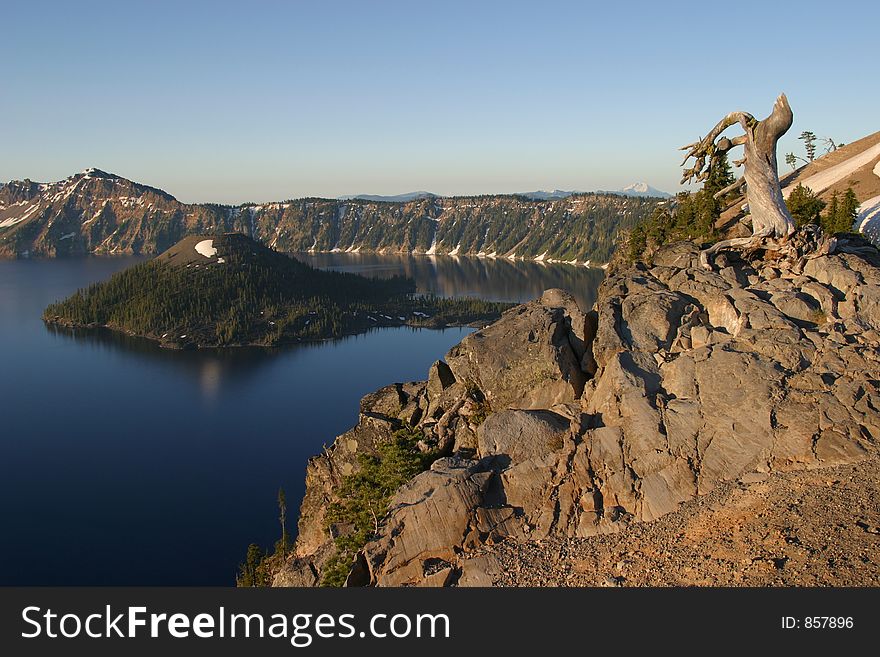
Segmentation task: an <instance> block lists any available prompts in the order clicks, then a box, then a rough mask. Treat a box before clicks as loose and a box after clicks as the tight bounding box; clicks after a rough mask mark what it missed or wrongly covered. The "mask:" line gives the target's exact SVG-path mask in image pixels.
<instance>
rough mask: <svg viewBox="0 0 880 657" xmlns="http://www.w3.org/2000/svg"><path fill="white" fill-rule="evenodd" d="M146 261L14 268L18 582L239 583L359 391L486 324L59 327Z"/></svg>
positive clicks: (4, 329) (474, 278)
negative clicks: (73, 303)
mask: <svg viewBox="0 0 880 657" xmlns="http://www.w3.org/2000/svg"><path fill="white" fill-rule="evenodd" d="M303 259H305V260H307V261H310V262H313V263H314V264H317V265H319V266H322V267H332V268H338V269H345V270H347V271H360V272H362V273H365V274H369V275H376V276H388V275H392V274H395V273H406V274H408V275H410V276H412V277H413V278H415V280H416V282H417V285H418V286H419V288H420V289H421V290H423V291H432V292H435V293H437V294H442V295H447V296H451V295H476V296H480V297H484V298H489V299H497V300H508V301H523V300H526V299H530V298H533V297H536V296H538V295H539V294H540V293H541V292H542V291H543V290H544V289H545V288H548V287H564V288H567V289H569V290H571V291H572V292H573V293H575V294H576V295H577V296H578V298H579V299H580V300H581V302H582V303H584V305H587V306H588V305H590V304H592V301H593V297H594V295H595V288H596V286H597V285H598V283H599V281H600V280H601V272H600V271H596V270H588V269H583V268H574V267H566V266H561V265H560V266H547V267H542V266H541V265H539V264H536V263H521V262H516V263H510V262H507V261H491V260H478V259H475V258H459V259H453V258H436V259H430V258H426V257H406V256H388V257H385V256H365V255H364V256H360V255H358V254H324V255H314V256H309V257H303ZM140 260H141V259H140V258H131V257H129V258H112V259H111V258H78V259H66V260H62V259H57V260H28V261H0V338H2V339H0V405H2V406H0V408H2V417H3V429H2V430H0V466H2V476H0V522H2V523H3V532H4V540H2V541H0V562H2V563H3V564H6V565H7V566H6V567H4V568H0V585H3V584H179V585H187V584H189V585H198V584H218V585H228V584H231V583H232V582H233V581H234V574H235V570H236V567H237V564H238V562H239V561H240V560H241V558H242V557H243V555H244V552H245V549H246V547H247V545H248V543H250V542H252V541H255V542H258V543H260V544H262V545H264V546H269V545H271V544H272V543H273V542H274V540H275V539H276V538H277V518H276V508H275V499H276V495H277V492H278V488H279V486H283V487H284V488H285V490H286V491H287V498H288V504H289V506H290V508H291V509H296V508H298V506H299V500H300V499H301V496H302V493H303V488H304V476H303V475H304V472H305V465H306V462H307V460H308V458H309V456H311V455H313V454H315V453H316V452H318V451H319V450H320V449H321V445H323V444H324V443H329V442H330V441H332V440H333V438H334V437H335V436H337V435H339V434H340V433H342V432H343V431H345V430H346V429H348V428H349V427H351V426H352V425H353V424H354V423H355V422H356V421H357V414H358V400H359V399H360V398H361V397H362V396H363V395H364V394H366V393H368V392H371V391H373V390H376V389H377V388H380V387H382V386H384V385H387V384H389V383H391V382H394V381H410V380H418V379H423V378H424V377H425V375H426V373H427V370H428V368H429V366H430V364H431V363H432V362H433V361H434V360H436V359H437V358H441V357H442V356H443V355H444V354H445V353H446V351H447V350H448V349H449V348H450V347H451V346H452V345H454V344H456V343H457V342H459V341H460V340H461V339H462V338H463V337H464V336H465V335H467V333H468V332H469V331H470V329H466V328H461V329H459V328H456V329H449V330H446V331H431V330H424V329H421V330H420V329H412V328H408V327H398V328H389V329H380V330H375V331H373V332H371V333H367V334H361V335H357V336H351V337H348V338H344V339H341V340H337V341H332V342H319V343H308V344H306V343H303V344H298V345H291V346H288V347H278V348H272V349H266V348H256V347H242V348H234V349H222V350H198V351H178V350H168V349H162V348H160V347H158V346H157V345H156V344H155V343H153V342H151V341H148V340H144V339H141V338H135V337H131V336H127V335H124V334H119V333H113V332H110V331H71V330H65V329H60V328H57V327H46V326H45V325H44V324H43V322H42V321H41V319H40V314H41V312H42V310H43V308H44V307H45V306H46V305H47V304H49V303H51V302H53V301H56V300H58V299H61V298H64V297H65V296H67V295H69V294H70V293H72V292H73V291H74V290H76V289H77V288H79V287H82V286H85V285H88V284H89V283H92V282H94V281H98V280H103V279H106V278H107V277H109V276H110V275H111V274H112V273H113V272H114V271H118V270H120V269H123V268H124V267H127V266H130V265H132V264H134V263H135V262H138V261H140ZM290 526H291V529H294V528H295V519H291V521H290Z"/></svg>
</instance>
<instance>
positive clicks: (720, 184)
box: [703, 153, 736, 194]
mask: <svg viewBox="0 0 880 657" xmlns="http://www.w3.org/2000/svg"><path fill="white" fill-rule="evenodd" d="M734 180H736V177H735V176H734V175H733V171H732V170H731V168H730V162H728V160H727V153H721V155H717V156H716V157H715V159H714V161H713V162H712V168H711V169H709V177H708V178H706V182H705V183H704V184H703V189H704V190H705V191H706V192H708V193H709V194H715V193H717V192H720V191H721V190H722V189H724V188H725V187H727V186H728V185H731V184H733V181H734Z"/></svg>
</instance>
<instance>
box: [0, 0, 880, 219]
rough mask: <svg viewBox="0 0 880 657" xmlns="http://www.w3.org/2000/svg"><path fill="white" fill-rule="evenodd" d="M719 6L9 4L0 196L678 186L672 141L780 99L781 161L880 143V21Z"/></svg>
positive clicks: (879, 15)
mask: <svg viewBox="0 0 880 657" xmlns="http://www.w3.org/2000/svg"><path fill="white" fill-rule="evenodd" d="M724 5H726V6H727V8H724V7H723V6H722V3H715V2H706V1H704V2H699V3H697V2H693V3H692V2H676V3H666V2H663V3H661V2H637V1H629V2H616V3H613V2H604V3H590V2H552V1H543V2H540V3H539V2H527V3H526V2H515V1H507V2H476V1H472V2H455V1H451V0H446V1H444V2H416V1H415V0H413V1H411V2H381V1H378V0H377V1H375V2H367V1H361V2H341V1H334V0H324V1H323V2H310V1H309V2H307V1H303V2H234V3H224V2H211V3H200V2H189V3H183V2H162V1H158V2H155V1H154V2H119V1H118V0H116V1H115V2H102V1H90V2H87V3H80V2H77V3H72V2H65V3H61V2H58V3H45V2H38V1H33V2H31V1H29V2H18V3H7V5H6V6H4V7H3V11H2V16H3V22H4V29H3V38H2V39H0V62H2V65H0V180H10V179H20V178H25V177H28V178H31V179H33V180H41V181H46V180H58V179H62V178H65V177H66V176H68V175H70V174H72V173H74V172H76V171H79V170H82V169H85V168H87V167H91V166H96V167H99V168H102V169H105V170H108V171H112V172H114V173H118V174H120V175H123V176H125V177H128V178H131V179H134V180H138V181H141V182H145V183H148V184H151V185H155V186H157V187H161V188H163V189H165V190H167V191H169V192H170V193H172V194H174V195H175V196H177V197H178V198H180V199H181V200H184V201H209V200H210V201H218V202H228V203H237V202H243V201H262V200H280V199H286V198H295V197H300V196H305V195H315V196H330V197H334V196H339V195H343V194H358V193H374V194H397V193H401V192H406V191H412V190H423V189H424V190H429V191H433V192H437V193H441V194H470V193H493V192H513V191H530V190H534V189H553V188H561V189H614V188H618V187H622V186H623V185H626V184H628V183H630V182H633V181H636V180H645V181H647V182H649V183H650V184H652V185H654V186H655V187H658V188H661V189H665V190H667V191H670V192H673V191H676V190H677V189H678V180H679V176H680V168H679V164H680V158H679V154H678V152H677V150H676V149H677V148H678V147H679V146H681V145H682V144H684V143H687V142H689V141H693V140H694V139H696V138H697V137H698V136H700V135H702V134H705V132H706V131H707V130H708V129H709V128H711V126H712V125H714V123H715V122H716V121H717V120H718V119H719V118H720V117H721V116H722V115H724V114H725V113H727V112H728V111H731V110H733V109H745V110H747V111H751V112H753V113H754V114H756V115H758V116H759V117H761V116H764V115H765V114H766V113H767V112H769V110H770V109H771V107H772V104H773V101H774V99H775V97H776V95H777V94H778V93H779V92H780V91H785V92H786V93H787V94H788V97H789V100H790V101H791V104H792V107H793V109H794V112H795V125H794V127H793V128H792V130H791V132H790V133H789V135H788V137H786V139H785V140H784V141H783V142H782V144H781V147H780V160H782V153H784V152H785V151H786V150H792V149H795V148H798V149H799V148H800V142H797V141H796V140H795V136H796V135H797V134H799V133H800V132H801V131H802V130H805V129H810V130H813V131H814V132H816V133H817V134H819V135H829V136H831V137H833V138H835V139H836V140H838V141H850V140H852V139H856V138H858V137H861V136H863V135H865V134H868V133H871V132H874V131H876V130H880V120H878V117H880V113H878V105H880V102H878V101H880V86H878V84H877V74H876V70H877V64H878V60H877V52H876V44H877V39H876V26H877V24H878V19H880V8H878V7H880V5H873V6H872V5H871V4H870V3H866V2H863V1H861V2H850V1H848V0H837V1H836V2H827V1H825V2H821V3H819V2H810V1H801V2H796V3H794V2H791V3H789V2H769V1H767V0H764V1H762V2H751V1H750V0H740V1H739V2H737V3H724ZM781 166H782V167H783V168H784V167H785V165H784V163H783V164H782V165H781Z"/></svg>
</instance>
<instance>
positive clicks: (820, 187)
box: [782, 143, 880, 198]
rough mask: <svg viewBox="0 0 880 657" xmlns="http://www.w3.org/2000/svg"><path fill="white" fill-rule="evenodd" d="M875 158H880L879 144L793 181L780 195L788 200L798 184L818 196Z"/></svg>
mask: <svg viewBox="0 0 880 657" xmlns="http://www.w3.org/2000/svg"><path fill="white" fill-rule="evenodd" d="M876 157H880V143H877V144H874V145H873V146H871V148H867V149H865V150H863V151H862V152H861V153H859V154H858V155H853V156H852V157H851V158H849V159H848V160H844V161H843V162H841V163H840V164H835V165H834V166H833V167H829V168H827V169H825V171H820V172H819V173H814V174H813V175H812V176H809V177H808V178H804V179H803V180H796V181H794V182H793V183H792V184H790V185H789V186H788V187H786V188H785V189H784V190H783V191H782V195H783V196H784V197H785V198H788V195H789V194H791V193H792V192H793V191H794V188H795V187H797V186H798V184H801V185H803V186H804V187H809V188H810V190H812V191H813V193H815V194H818V193H819V192H822V191H824V190H826V189H828V188H829V187H831V186H832V185H833V184H834V183H836V182H838V181H839V180H842V179H843V178H846V177H847V176H849V175H851V174H852V173H854V172H855V171H857V170H858V169H861V168H862V167H863V166H865V165H866V164H869V163H870V162H871V160H873V159H874V158H876ZM874 173H877V168H876V167H875V168H874Z"/></svg>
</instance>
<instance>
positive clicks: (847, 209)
mask: <svg viewBox="0 0 880 657" xmlns="http://www.w3.org/2000/svg"><path fill="white" fill-rule="evenodd" d="M858 209H859V200H858V199H857V198H856V193H855V192H854V191H853V188H852V187H847V189H846V192H844V194H843V200H842V201H841V202H840V210H839V212H838V217H837V221H836V222H835V224H836V225H835V227H836V229H837V231H836V232H838V233H849V232H852V229H853V224H854V223H855V221H856V217H857V216H858Z"/></svg>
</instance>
